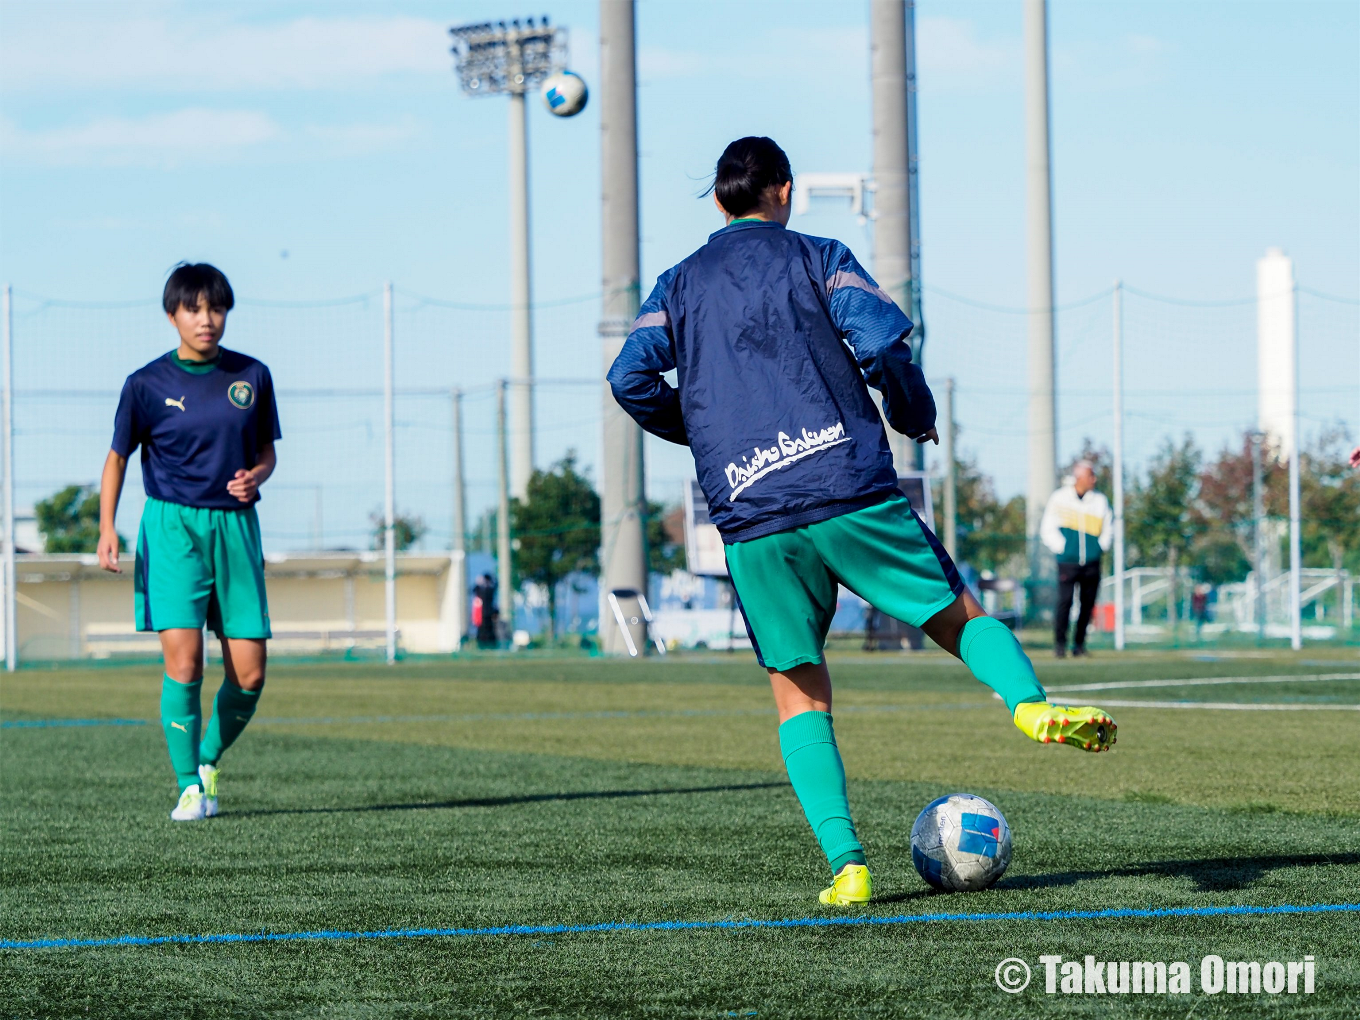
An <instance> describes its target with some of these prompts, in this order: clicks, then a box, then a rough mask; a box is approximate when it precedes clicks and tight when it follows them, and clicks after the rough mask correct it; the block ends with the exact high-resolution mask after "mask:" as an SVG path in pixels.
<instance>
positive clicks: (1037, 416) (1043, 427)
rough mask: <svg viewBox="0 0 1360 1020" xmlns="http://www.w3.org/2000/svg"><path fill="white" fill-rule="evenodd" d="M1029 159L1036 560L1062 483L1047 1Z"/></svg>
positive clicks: (1029, 503) (1029, 117) (1030, 26)
mask: <svg viewBox="0 0 1360 1020" xmlns="http://www.w3.org/2000/svg"><path fill="white" fill-rule="evenodd" d="M1024 21H1025V30H1024V35H1025V165H1026V176H1027V184H1026V203H1025V204H1026V209H1027V213H1028V217H1027V218H1028V221H1029V224H1028V235H1029V259H1028V262H1029V273H1028V276H1029V486H1028V489H1027V492H1026V500H1025V518H1026V520H1025V524H1026V531H1027V533H1028V535H1029V537H1030V541H1031V546H1032V548H1033V549H1034V555H1033V557H1032V559H1033V561H1034V564H1035V566H1038V565H1039V564H1041V563H1043V564H1046V563H1047V562H1048V561H1049V559H1050V558H1049V557H1046V556H1040V555H1039V545H1038V541H1037V540H1038V535H1039V521H1040V519H1041V518H1042V517H1043V513H1044V506H1045V505H1046V504H1047V503H1048V497H1049V496H1050V495H1052V493H1053V490H1054V489H1055V488H1057V482H1058V477H1057V476H1058V469H1057V463H1058V449H1057V412H1056V409H1055V405H1054V393H1053V377H1054V351H1053V304H1054V302H1053V184H1052V176H1051V172H1050V167H1049V154H1050V147H1049V140H1048V4H1047V2H1046V0H1025V14H1024Z"/></svg>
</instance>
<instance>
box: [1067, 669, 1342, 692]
mask: <svg viewBox="0 0 1360 1020" xmlns="http://www.w3.org/2000/svg"><path fill="white" fill-rule="evenodd" d="M1325 680H1360V673H1305V674H1301V675H1295V676H1202V677H1190V678H1188V679H1185V680H1116V681H1110V682H1109V683H1100V684H1068V685H1066V686H1063V687H1045V688H1044V690H1046V691H1054V692H1057V693H1063V692H1065V691H1112V690H1117V689H1119V688H1130V687H1207V686H1210V685H1213V684H1283V683H1294V684H1307V683H1317V682H1319V681H1325Z"/></svg>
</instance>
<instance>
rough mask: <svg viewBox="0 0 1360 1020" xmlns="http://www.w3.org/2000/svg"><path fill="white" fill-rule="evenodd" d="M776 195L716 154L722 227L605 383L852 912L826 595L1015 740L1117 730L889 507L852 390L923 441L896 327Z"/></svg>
mask: <svg viewBox="0 0 1360 1020" xmlns="http://www.w3.org/2000/svg"><path fill="white" fill-rule="evenodd" d="M792 193H793V170H792V169H791V167H790V166H789V158H788V156H787V155H785V153H784V150H783V149H781V148H780V147H779V146H778V145H776V144H775V143H774V142H773V141H772V140H771V139H769V138H764V137H749V138H739V139H737V140H736V141H735V142H733V143H732V144H731V145H729V146H728V147H727V149H726V150H725V151H724V152H723V154H722V156H721V157H720V158H719V159H718V165H717V168H716V172H715V174H714V187H713V197H714V202H715V203H716V205H717V207H718V211H719V212H720V213H721V214H722V216H723V219H724V221H725V223H726V226H724V227H723V228H722V229H721V230H718V231H716V232H715V233H713V234H712V235H710V236H709V239H708V243H707V244H705V245H704V246H703V247H702V248H700V249H699V250H698V251H696V252H695V253H694V254H692V255H691V256H689V258H687V259H685V260H684V261H683V262H681V263H679V264H678V265H676V266H673V267H672V268H670V269H668V270H666V272H664V273H662V274H661V276H660V277H659V278H658V279H657V282H656V287H655V289H654V290H653V291H652V293H651V296H650V297H648V298H647V300H646V301H644V302H643V304H642V307H641V309H640V312H639V315H638V317H637V320H636V321H635V322H634V323H633V328H632V330H631V331H630V332H629V334H628V339H627V340H626V341H625V342H624V345H623V350H622V351H621V352H620V354H619V356H618V359H617V360H616V361H615V362H614V364H613V367H611V368H610V370H609V384H610V387H611V389H612V390H613V393H614V397H615V399H616V400H617V401H618V402H619V405H620V406H621V407H622V408H623V409H624V410H625V411H627V412H628V413H629V414H630V415H631V416H632V417H633V418H634V419H635V420H636V421H637V423H638V424H639V425H641V426H642V427H643V428H644V429H646V430H647V431H648V432H650V433H652V434H653V435H655V436H659V437H660V438H662V439H666V440H669V441H670V442H672V443H679V444H681V445H683V446H688V447H689V448H690V450H691V451H692V452H693V454H694V464H695V470H696V472H697V473H698V476H699V484H700V486H701V487H702V488H703V490H704V494H705V496H707V497H708V511H709V515H710V517H711V518H712V520H713V523H714V524H715V525H717V527H718V531H719V532H720V533H721V534H722V538H723V543H724V545H723V548H724V551H725V552H726V554H727V566H728V569H729V571H730V573H731V576H732V584H733V588H734V590H735V591H736V593H737V598H738V605H739V607H740V609H741V611H742V617H743V618H744V619H745V621H746V629H747V633H748V634H749V635H750V638H751V645H752V647H753V648H754V649H755V653H756V660H757V661H758V662H759V663H760V664H761V665H762V666H764V667H765V669H766V671H767V672H768V673H769V675H770V683H771V687H772V689H773V692H774V699H775V705H776V707H777V709H778V712H779V722H780V726H779V745H780V751H781V753H782V755H783V758H784V764H785V767H786V768H787V769H788V773H789V780H790V782H791V783H792V785H793V789H794V793H795V794H797V796H798V800H799V802H800V803H801V804H802V806H803V811H804V813H805V814H806V815H807V820H808V822H809V824H810V825H811V826H812V829H813V832H815V833H816V835H817V840H818V842H819V843H820V844H821V847H822V851H823V853H825V854H826V858H827V861H828V863H829V864H830V865H831V871H832V875H833V876H834V877H833V879H832V884H831V886H830V888H828V889H824V890H823V891H822V893H821V896H820V897H819V899H820V901H821V902H822V903H824V904H827V905H835V906H851V905H854V904H859V903H867V902H868V901H869V899H870V897H871V895H872V892H873V883H872V881H871V879H870V875H869V869H868V865H867V862H866V858H865V854H864V846H863V844H862V843H860V841H859V837H858V836H857V835H856V832H855V826H854V822H853V820H852V819H851V817H850V804H849V800H848V798H847V796H846V788H845V768H844V765H843V763H842V761H841V756H840V750H839V748H838V746H837V744H836V737H835V733H834V730H833V728H832V721H831V675H830V673H829V672H828V670H827V665H826V659H825V656H824V655H823V648H824V646H825V644H826V636H827V632H828V630H829V628H830V626H831V618H832V616H833V615H834V614H835V612H836V592H837V588H838V586H839V585H845V586H846V587H847V588H849V589H851V590H852V591H854V592H856V593H858V594H859V595H860V596H861V597H862V598H864V599H865V600H866V601H867V602H869V603H870V604H871V605H873V606H875V607H876V608H878V609H881V610H883V611H884V612H886V613H888V615H890V616H893V617H895V618H897V619H899V620H902V621H904V622H906V623H910V624H913V625H915V626H918V627H920V628H921V629H922V630H924V631H925V632H926V634H927V635H929V636H930V638H931V639H932V640H933V641H935V642H936V643H937V644H939V645H940V647H942V648H944V649H945V650H946V651H948V652H951V653H953V654H954V655H957V656H958V657H959V658H961V659H962V660H963V662H964V663H965V664H966V665H967V666H968V668H969V669H970V670H972V672H973V675H974V676H976V677H977V678H978V679H979V680H981V681H982V682H983V683H985V684H987V685H988V686H989V687H991V688H992V689H993V690H994V691H996V692H997V694H999V695H1000V696H1001V697H1002V699H1003V700H1004V701H1005V703H1006V708H1007V710H1008V711H1009V712H1010V713H1011V717H1012V719H1013V720H1014V721H1015V724H1016V726H1018V727H1019V728H1020V729H1021V730H1022V731H1023V732H1024V733H1025V734H1026V735H1027V736H1029V737H1030V738H1031V739H1033V740H1037V741H1040V742H1043V743H1051V742H1057V743H1066V744H1069V745H1070V746H1073V747H1080V748H1082V749H1084V750H1087V751H1104V750H1108V749H1109V748H1110V747H1111V745H1113V744H1114V742H1115V730H1116V727H1115V724H1114V720H1112V719H1111V718H1110V717H1109V716H1108V715H1107V714H1106V713H1105V712H1103V711H1102V710H1101V709H1098V708H1095V707H1091V706H1086V707H1074V706H1068V705H1054V704H1050V703H1049V702H1048V698H1047V695H1046V694H1045V692H1044V689H1043V687H1041V686H1040V684H1039V681H1038V678H1037V677H1036V676H1035V674H1034V668H1033V666H1032V665H1031V663H1030V661H1029V658H1028V657H1027V656H1026V655H1025V653H1024V651H1023V650H1022V649H1021V648H1020V644H1019V642H1018V641H1016V639H1015V637H1014V636H1013V635H1012V634H1011V632H1010V631H1009V630H1007V629H1006V627H1005V625H1003V624H1002V623H1000V622H999V621H997V620H995V619H992V618H991V617H989V616H988V615H987V614H986V613H985V612H984V611H983V609H982V606H980V605H979V604H978V602H977V600H976V599H975V598H973V596H972V595H971V594H970V593H969V592H968V589H967V588H966V587H965V586H964V584H963V581H962V580H961V579H960V577H959V573H958V571H957V570H956V569H955V567H954V563H953V561H952V560H951V559H950V557H949V554H948V553H947V552H945V550H944V546H942V545H941V544H940V542H939V540H938V539H937V538H936V537H935V536H934V535H933V534H932V533H931V532H930V530H929V529H928V528H927V527H926V526H925V524H924V523H922V521H921V519H920V517H918V516H917V515H916V513H915V511H914V510H912V508H911V504H910V503H908V502H907V500H906V499H905V498H903V496H902V494H901V493H900V492H899V491H898V488H897V472H896V470H895V469H894V467H893V459H892V452H891V449H890V448H889V446H888V437H887V434H886V433H885V432H884V430H883V422H882V420H881V418H880V415H879V412H878V409H877V408H876V407H875V406H874V403H873V400H872V399H871V397H870V394H869V389H868V388H869V387H871V386H872V387H873V388H874V389H876V390H878V391H879V392H880V393H881V394H882V399H883V417H886V418H887V420H888V424H889V425H891V426H892V427H893V428H894V429H896V430H897V431H898V432H901V433H903V434H905V435H907V436H909V437H910V438H912V439H914V440H916V442H918V443H924V442H928V441H935V442H938V436H937V435H936V432H935V401H934V398H933V397H932V396H931V393H930V388H929V387H928V386H927V385H926V380H925V377H924V376H923V375H922V374H921V368H920V366H919V365H917V364H915V363H913V361H912V357H911V345H910V344H909V343H908V342H907V337H908V336H909V335H910V333H911V330H912V323H911V320H910V319H908V318H907V317H906V315H904V314H903V313H902V310H901V309H900V308H898V307H897V305H896V303H895V302H894V301H893V299H892V297H891V296H890V295H888V294H887V293H885V292H884V291H883V290H882V289H881V288H880V287H879V286H878V284H876V283H875V282H874V280H873V278H872V277H871V276H870V275H869V274H868V273H867V272H865V271H864V268H863V267H862V266H861V265H860V264H859V262H858V261H857V260H856V259H855V257H854V255H853V254H851V252H850V250H849V249H848V248H846V246H845V245H843V244H841V243H840V242H839V241H833V240H829V239H827V238H820V237H809V236H806V235H803V234H799V233H796V232H794V231H792V230H789V229H787V224H788V222H789V214H790V212H791V207H790V204H789V203H790V199H791V197H792ZM672 370H674V371H675V372H676V385H675V386H672V385H671V384H670V383H669V382H668V381H667V380H666V378H665V374H666V373H667V372H669V371H672Z"/></svg>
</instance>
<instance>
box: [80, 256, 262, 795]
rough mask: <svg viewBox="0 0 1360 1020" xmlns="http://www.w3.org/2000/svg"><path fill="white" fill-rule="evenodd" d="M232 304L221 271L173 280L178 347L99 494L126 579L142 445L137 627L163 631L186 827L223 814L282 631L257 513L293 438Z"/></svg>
mask: <svg viewBox="0 0 1360 1020" xmlns="http://www.w3.org/2000/svg"><path fill="white" fill-rule="evenodd" d="M234 303H235V298H234V297H233V295H232V292H231V284H229V283H228V282H227V278H226V277H225V276H223V275H222V273H221V272H220V271H218V270H217V269H215V268H214V267H212V266H209V265H204V264H199V265H189V264H181V265H179V266H177V267H176V268H175V271H174V272H172V273H171V274H170V278H169V280H167V281H166V284H165V294H164V297H163V305H164V308H165V314H166V316H167V317H168V318H169V319H170V324H171V325H172V326H174V327H175V330H176V331H177V332H178V333H179V347H178V348H177V349H176V350H173V351H170V352H169V353H168V354H163V355H161V356H160V357H159V358H157V359H156V360H155V361H153V362H151V363H150V364H148V365H145V366H143V367H142V368H139V369H138V370H137V371H135V372H133V373H132V375H130V376H128V378H127V382H126V383H124V384H123V394H122V396H121V397H120V398H119V400H118V412H117V414H116V415H115V417H114V425H113V444H112V449H111V450H110V451H109V455H108V458H107V459H106V460H105V462H104V476H103V481H102V483H101V488H100V492H99V563H100V566H102V567H103V568H104V569H105V570H111V571H114V572H116V573H121V568H120V567H119V565H118V545H119V543H118V533H117V531H115V530H114V516H115V514H116V513H117V511H118V497H119V495H120V494H121V493H122V489H123V478H124V475H125V473H126V471H127V462H128V457H130V456H131V455H132V452H133V451H134V450H135V449H137V447H139V446H140V447H141V448H142V484H143V487H144V488H145V490H146V497H147V498H146V506H145V508H144V509H143V510H142V522H141V528H140V530H139V533H138V535H137V557H136V562H135V566H134V571H133V582H134V583H133V587H134V589H135V592H136V606H135V611H136V618H137V629H138V630H139V631H155V632H156V633H157V634H159V636H160V641H161V651H162V653H163V654H164V657H165V675H164V677H163V678H162V682H161V726H162V728H163V729H164V730H165V742H166V746H167V747H168V748H169V751H170V763H171V765H172V766H173V767H174V770H175V776H176V778H177V780H178V782H179V790H180V798H179V803H178V804H177V805H176V806H175V809H174V810H173V811H172V812H171V813H170V817H171V818H173V819H174V820H176V821H194V820H197V819H201V818H207V817H211V816H212V815H215V814H217V773H218V768H217V763H218V761H219V759H220V758H221V757H222V752H223V751H225V750H226V749H227V748H228V747H230V746H231V743H232V741H233V740H235V739H236V738H237V737H238V736H240V734H241V731H242V730H243V729H245V726H246V723H248V722H249V721H250V717H251V716H252V715H254V714H255V706H256V705H257V704H258V703H259V700H260V691H261V689H262V688H263V687H264V671H265V642H266V641H267V640H268V638H269V636H270V629H269V604H268V601H267V600H266V598H265V588H264V551H263V549H262V547H261V544H260V522H259V519H258V518H257V517H256V516H255V504H256V502H258V501H259V498H260V493H259V490H260V486H261V485H262V484H263V483H264V482H265V480H266V479H267V478H268V477H269V476H270V475H271V474H272V473H273V471H274V465H275V455H274V443H275V441H276V440H278V439H279V438H280V435H281V434H280V432H279V416H278V411H277V410H276V409H275V406H274V383H273V380H272V379H271V378H270V377H269V369H267V368H265V366H264V365H263V364H261V363H260V362H258V361H256V360H255V359H254V358H251V357H248V356H247V355H244V354H238V353H237V352H236V351H229V350H227V349H226V348H225V347H222V346H221V340H222V332H223V330H224V329H225V328H226V323H227V313H228V312H229V311H231V307H232V305H233V304H234ZM205 624H206V625H207V626H208V628H209V629H211V630H212V631H213V632H214V633H215V634H216V635H217V637H218V638H219V640H221V642H222V664H223V666H224V667H225V669H226V677H225V678H224V679H223V681H222V686H221V687H220V688H218V691H217V697H216V699H215V700H214V702H213V715H212V720H211V721H210V722H209V724H208V728H207V732H202V728H203V711H202V707H201V703H200V701H199V693H200V690H201V688H202V685H203V627H204V625H205Z"/></svg>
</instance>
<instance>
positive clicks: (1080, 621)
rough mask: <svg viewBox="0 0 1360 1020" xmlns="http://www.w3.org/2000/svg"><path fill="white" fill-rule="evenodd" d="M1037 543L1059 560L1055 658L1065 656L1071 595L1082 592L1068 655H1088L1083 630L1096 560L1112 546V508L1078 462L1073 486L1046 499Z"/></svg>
mask: <svg viewBox="0 0 1360 1020" xmlns="http://www.w3.org/2000/svg"><path fill="white" fill-rule="evenodd" d="M1039 538H1040V540H1041V541H1042V542H1043V543H1044V545H1046V546H1048V548H1049V549H1050V550H1052V551H1053V552H1054V553H1055V554H1056V555H1057V557H1058V605H1057V608H1056V609H1054V611H1053V654H1054V655H1056V656H1057V657H1058V658H1060V659H1061V658H1063V657H1064V656H1065V655H1067V621H1068V618H1069V617H1070V616H1071V615H1072V590H1073V588H1076V587H1080V589H1081V604H1080V609H1079V610H1078V612H1077V627H1076V630H1075V631H1074V633H1073V634H1072V654H1073V655H1085V654H1086V628H1087V627H1089V626H1090V624H1091V614H1092V613H1093V612H1094V611H1095V608H1096V593H1097V592H1098V591H1099V590H1100V554H1101V553H1103V552H1104V551H1105V550H1106V549H1108V548H1109V547H1110V543H1111V542H1112V541H1113V540H1114V526H1113V518H1112V517H1111V514H1110V502H1109V500H1107V499H1106V498H1105V496H1104V495H1103V494H1102V493H1099V492H1097V491H1096V470H1095V468H1094V467H1093V466H1092V465H1091V462H1090V461H1086V460H1083V461H1078V462H1077V466H1076V467H1075V468H1073V469H1072V483H1071V484H1070V485H1064V486H1063V487H1062V488H1061V489H1059V490H1058V491H1057V492H1055V493H1053V495H1052V496H1050V497H1049V498H1048V506H1046V507H1045V508H1044V516H1043V520H1042V521H1041V522H1040V524H1039Z"/></svg>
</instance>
